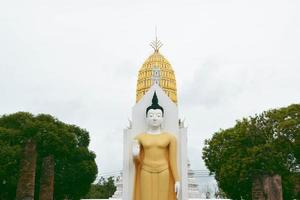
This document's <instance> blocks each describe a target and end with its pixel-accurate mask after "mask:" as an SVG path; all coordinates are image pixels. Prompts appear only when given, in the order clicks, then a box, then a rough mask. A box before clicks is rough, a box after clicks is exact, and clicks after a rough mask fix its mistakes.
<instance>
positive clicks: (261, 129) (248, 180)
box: [203, 104, 300, 199]
mask: <svg viewBox="0 0 300 200" xmlns="http://www.w3.org/2000/svg"><path fill="white" fill-rule="evenodd" d="M299 136H300V104H294V105H290V106H288V107H285V108H281V109H273V110H269V111H266V112H263V113H262V114H260V115H256V116H254V117H249V118H245V119H243V120H240V121H237V122H236V125H235V126H234V127H232V128H229V129H226V130H220V131H218V132H216V133H215V134H214V135H213V137H212V139H210V140H206V141H205V145H206V146H205V147H204V148H203V159H204V161H205V164H206V166H207V167H208V169H209V170H210V172H211V173H213V174H215V177H216V180H217V182H218V184H219V187H220V188H221V189H222V190H223V191H224V192H225V193H226V194H227V195H228V196H229V197H230V198H232V199H241V198H243V199H251V187H252V180H253V178H254V177H257V176H260V175H274V174H279V175H281V176H282V183H283V193H284V199H292V197H293V195H294V194H293V189H292V188H293V184H294V182H293V180H292V178H291V177H294V176H295V174H296V171H297V167H299V162H300V158H299V139H300V138H299Z"/></svg>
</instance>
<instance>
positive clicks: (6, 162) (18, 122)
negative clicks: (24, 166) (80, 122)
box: [0, 112, 97, 200]
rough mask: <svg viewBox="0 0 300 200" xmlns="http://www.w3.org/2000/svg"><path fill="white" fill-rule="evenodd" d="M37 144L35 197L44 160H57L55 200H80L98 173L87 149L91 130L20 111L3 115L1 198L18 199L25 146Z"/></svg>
mask: <svg viewBox="0 0 300 200" xmlns="http://www.w3.org/2000/svg"><path fill="white" fill-rule="evenodd" d="M28 139H33V140H35V142H36V144H37V153H38V158H37V170H36V189H35V191H36V195H35V196H36V199H38V192H39V180H40V174H41V162H42V159H43V158H44V157H46V156H48V155H52V156H53V157H54V159H55V178H54V180H55V183H54V193H55V194H54V196H55V199H65V198H69V199H75V200H76V199H80V197H82V196H84V195H85V194H86V193H87V192H88V191H89V188H90V185H91V183H92V182H93V181H94V180H95V178H96V175H97V166H96V163H95V157H96V156H95V154H94V153H93V152H91V151H89V149H88V145H89V141H90V139H89V133H88V132H87V131H86V130H84V129H81V128H80V127H77V126H75V125H69V124H65V123H63V122H61V121H59V120H57V119H56V118H54V117H52V116H51V115H46V114H40V115H37V116H34V115H32V114H30V113H25V112H19V113H15V114H11V115H4V116H2V117H1V118H0V145H1V148H0V186H1V187H0V199H5V200H10V199H14V198H15V191H16V185H17V181H18V173H19V172H18V170H19V168H20V166H19V165H20V157H21V151H22V148H23V145H24V144H25V142H26V141H27V140H28Z"/></svg>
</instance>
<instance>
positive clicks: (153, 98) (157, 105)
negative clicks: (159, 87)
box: [146, 91, 164, 116]
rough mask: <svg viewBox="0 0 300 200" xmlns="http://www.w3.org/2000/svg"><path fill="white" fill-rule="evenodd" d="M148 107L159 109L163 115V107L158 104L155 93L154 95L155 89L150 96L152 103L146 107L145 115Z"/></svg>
mask: <svg viewBox="0 0 300 200" xmlns="http://www.w3.org/2000/svg"><path fill="white" fill-rule="evenodd" d="M150 109H153V110H156V109H159V110H161V111H162V115H163V116H164V109H163V107H161V106H160V105H159V104H158V98H157V95H156V91H155V92H154V94H153V97H152V105H151V106H149V107H148V108H147V109H146V116H147V115H148V111H149V110H150Z"/></svg>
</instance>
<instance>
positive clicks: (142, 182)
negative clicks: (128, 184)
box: [132, 92, 180, 200]
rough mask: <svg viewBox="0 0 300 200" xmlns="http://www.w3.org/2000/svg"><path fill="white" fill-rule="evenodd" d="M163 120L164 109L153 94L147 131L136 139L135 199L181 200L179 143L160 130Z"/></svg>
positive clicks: (147, 114)
mask: <svg viewBox="0 0 300 200" xmlns="http://www.w3.org/2000/svg"><path fill="white" fill-rule="evenodd" d="M163 120H164V109H163V108H162V107H161V106H160V105H159V104H158V98H157V95H156V92H154V95H153V98H152V105H151V106H149V107H148V108H147V109H146V122H147V125H148V130H147V131H146V132H145V133H140V134H138V135H137V136H136V137H135V138H134V140H133V148H132V153H133V161H134V164H135V180H134V181H135V185H134V195H133V196H134V200H176V199H179V191H180V178H179V175H178V169H177V140H176V137H175V136H174V135H173V134H171V133H168V132H164V131H162V130H161V125H162V123H163Z"/></svg>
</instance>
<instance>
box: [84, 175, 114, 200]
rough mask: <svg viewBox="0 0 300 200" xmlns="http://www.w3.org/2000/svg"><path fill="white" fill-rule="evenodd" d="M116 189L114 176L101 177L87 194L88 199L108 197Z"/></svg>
mask: <svg viewBox="0 0 300 200" xmlns="http://www.w3.org/2000/svg"><path fill="white" fill-rule="evenodd" d="M115 191H116V186H115V184H114V179H113V177H109V178H108V179H105V178H104V177H101V178H100V180H99V182H98V183H97V184H93V185H92V187H91V189H90V191H89V193H88V194H87V195H86V196H85V198H88V199H108V198H110V197H112V196H113V194H114V193H115Z"/></svg>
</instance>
